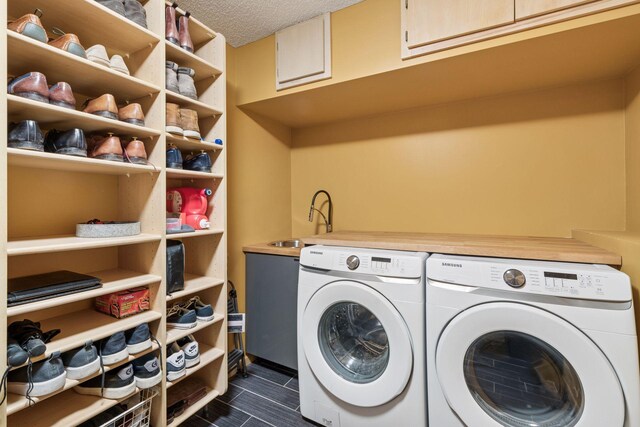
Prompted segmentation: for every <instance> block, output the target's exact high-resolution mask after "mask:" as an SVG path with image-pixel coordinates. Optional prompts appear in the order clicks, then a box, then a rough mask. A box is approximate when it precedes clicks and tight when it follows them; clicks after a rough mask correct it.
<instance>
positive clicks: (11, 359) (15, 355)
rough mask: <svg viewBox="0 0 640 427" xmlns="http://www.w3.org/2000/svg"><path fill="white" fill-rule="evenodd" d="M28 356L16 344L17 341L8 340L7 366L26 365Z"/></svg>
mask: <svg viewBox="0 0 640 427" xmlns="http://www.w3.org/2000/svg"><path fill="white" fill-rule="evenodd" d="M27 360H29V354H27V352H26V351H24V349H23V348H22V347H20V344H18V341H16V340H14V339H12V338H9V339H8V340H7V365H9V366H20V365H24V364H25V363H27Z"/></svg>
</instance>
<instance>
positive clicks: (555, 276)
mask: <svg viewBox="0 0 640 427" xmlns="http://www.w3.org/2000/svg"><path fill="white" fill-rule="evenodd" d="M544 277H549V278H552V279H568V280H578V275H577V274H567V273H549V272H547V271H545V272H544Z"/></svg>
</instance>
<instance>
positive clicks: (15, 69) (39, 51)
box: [6, 30, 160, 102]
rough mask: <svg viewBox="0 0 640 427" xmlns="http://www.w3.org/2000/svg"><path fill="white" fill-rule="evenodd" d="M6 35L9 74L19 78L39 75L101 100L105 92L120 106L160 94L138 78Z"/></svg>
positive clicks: (151, 85)
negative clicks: (31, 73)
mask: <svg viewBox="0 0 640 427" xmlns="http://www.w3.org/2000/svg"><path fill="white" fill-rule="evenodd" d="M6 31H7V49H8V52H9V57H10V58H11V61H10V62H9V70H8V71H9V74H10V75H14V76H20V75H22V74H24V73H27V72H29V71H39V72H41V73H43V74H44V75H45V76H46V77H47V82H48V83H49V84H50V85H52V84H54V83H56V82H67V83H69V84H70V85H71V88H72V89H73V91H74V93H81V94H84V95H88V96H94V97H97V96H100V95H102V94H103V93H105V89H107V90H108V92H109V93H111V94H112V95H114V96H115V97H116V99H117V100H118V101H120V102H122V101H125V100H134V99H136V98H142V97H144V96H148V95H149V94H154V93H158V92H159V91H160V88H159V87H158V86H155V85H153V84H151V83H147V82H145V81H143V80H140V79H138V78H135V77H131V76H128V75H126V74H123V73H120V72H117V71H114V70H112V69H110V68H107V67H104V66H102V65H99V64H96V63H95V62H91V61H89V60H87V59H83V58H80V57H79V56H77V55H73V54H71V53H68V52H65V51H63V50H61V49H57V48H55V47H51V46H49V45H48V44H45V43H41V42H39V41H37V40H34V39H32V38H29V37H26V36H23V35H22V34H18V33H16V32H14V31H10V30H6Z"/></svg>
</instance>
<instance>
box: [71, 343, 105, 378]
mask: <svg viewBox="0 0 640 427" xmlns="http://www.w3.org/2000/svg"><path fill="white" fill-rule="evenodd" d="M62 363H63V364H64V369H65V370H66V371H67V378H69V379H70V380H79V379H82V378H86V377H88V376H89V375H91V374H93V373H96V372H98V370H99V369H100V357H99V356H98V350H96V347H95V346H94V345H93V341H91V340H89V341H87V342H86V343H85V345H84V347H80V348H76V349H75V350H70V351H67V352H65V353H63V354H62Z"/></svg>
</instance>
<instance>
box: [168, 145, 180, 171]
mask: <svg viewBox="0 0 640 427" xmlns="http://www.w3.org/2000/svg"><path fill="white" fill-rule="evenodd" d="M167 167H168V168H171V169H182V153H181V152H180V150H178V147H176V146H175V145H170V146H169V148H168V149H167Z"/></svg>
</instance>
